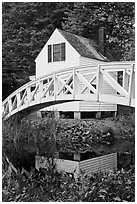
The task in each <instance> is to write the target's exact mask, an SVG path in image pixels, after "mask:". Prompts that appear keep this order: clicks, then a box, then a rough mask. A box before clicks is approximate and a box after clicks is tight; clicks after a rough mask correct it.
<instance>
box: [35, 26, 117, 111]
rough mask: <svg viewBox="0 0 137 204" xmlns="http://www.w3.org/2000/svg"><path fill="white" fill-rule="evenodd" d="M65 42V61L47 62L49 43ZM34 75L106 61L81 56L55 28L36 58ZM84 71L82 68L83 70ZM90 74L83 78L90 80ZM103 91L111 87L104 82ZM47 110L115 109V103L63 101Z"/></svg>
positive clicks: (108, 90)
mask: <svg viewBox="0 0 137 204" xmlns="http://www.w3.org/2000/svg"><path fill="white" fill-rule="evenodd" d="M63 42H65V43H66V61H61V62H51V63H48V59H47V57H48V56H47V49H48V48H47V47H48V45H50V44H57V43H63ZM35 61H36V77H40V76H43V75H45V74H48V73H50V72H53V71H58V70H61V69H65V68H69V67H75V66H81V67H82V66H90V65H91V66H93V65H95V66H97V65H98V64H100V63H101V64H104V63H106V62H102V61H98V60H94V59H90V58H86V57H82V56H80V55H79V54H78V52H77V51H76V50H75V49H74V48H73V47H72V46H71V45H70V44H69V43H68V41H67V40H66V39H65V38H64V37H63V36H62V35H61V34H60V32H59V31H58V30H57V29H56V30H55V31H54V33H53V34H52V35H51V37H50V38H49V40H48V41H47V43H46V45H45V46H44V47H43V49H42V51H41V52H40V54H39V55H38V57H37V58H36V60H35ZM83 71H84V70H83ZM91 77H92V76H91V75H86V76H85V78H86V79H88V80H90V78H91ZM80 85H81V88H84V85H83V84H82V83H81V82H80ZM103 86H104V89H103V93H110V92H112V88H110V87H109V85H108V84H107V83H105V84H104V85H103ZM85 93H89V90H88V89H86V91H85ZM47 110H56V111H116V110H117V105H113V104H107V103H106V104H105V103H96V102H85V101H84V102H71V103H63V104H59V105H55V106H51V107H49V108H47Z"/></svg>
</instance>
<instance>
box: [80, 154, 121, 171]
mask: <svg viewBox="0 0 137 204" xmlns="http://www.w3.org/2000/svg"><path fill="white" fill-rule="evenodd" d="M79 168H80V171H83V172H85V174H90V173H93V172H98V171H101V172H105V171H108V170H114V169H115V170H116V169H117V153H112V154H108V155H105V156H101V157H96V158H93V159H88V160H84V161H81V162H80V164H79Z"/></svg>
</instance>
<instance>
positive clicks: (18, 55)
mask: <svg viewBox="0 0 137 204" xmlns="http://www.w3.org/2000/svg"><path fill="white" fill-rule="evenodd" d="M134 10H135V9H134V2H77V3H76V2H3V3H2V14H3V15H2V44H3V46H2V74H3V77H2V83H3V87H2V88H3V90H2V91H3V93H2V95H3V99H5V98H6V97H7V96H8V95H9V94H10V93H12V92H13V91H14V90H15V89H17V88H18V87H20V86H22V84H24V83H26V82H27V81H28V80H29V75H34V74H35V58H36V57H37V55H38V53H39V52H40V50H41V49H42V47H43V46H44V44H45V43H46V42H47V40H48V38H49V37H50V35H51V34H52V32H53V31H54V29H55V28H60V29H64V30H68V31H69V32H73V33H76V34H80V35H82V36H85V37H88V38H96V40H98V28H99V27H100V26H105V27H106V34H107V39H106V47H109V49H110V50H111V52H112V55H113V57H114V59H116V60H134V58H135V57H134V53H135V42H134V41H135V33H134V32H135V31H134V30H135V29H134V27H133V25H134V15H135V14H134V13H135V12H134Z"/></svg>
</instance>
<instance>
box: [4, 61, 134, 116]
mask: <svg viewBox="0 0 137 204" xmlns="http://www.w3.org/2000/svg"><path fill="white" fill-rule="evenodd" d="M87 75H88V77H86V76H87ZM116 76H117V77H116ZM118 76H119V77H118ZM118 78H119V79H120V80H118ZM105 83H107V84H108V85H109V86H110V87H111V88H112V93H107V92H104V85H105ZM82 100H85V101H98V102H106V103H114V104H121V105H126V106H133V107H134V106H135V63H134V62H113V63H112V62H111V63H106V64H105V65H104V64H103V65H101V64H100V65H99V66H89V67H87V66H86V67H73V68H69V69H65V70H63V71H58V72H55V73H51V74H48V75H46V76H43V77H41V78H38V79H35V80H33V81H30V82H28V83H27V84H25V85H23V86H22V87H20V88H19V89H17V90H16V91H14V92H13V93H12V94H11V95H10V96H9V97H7V98H6V99H5V100H4V101H3V103H2V110H3V112H2V113H3V118H8V117H10V116H11V115H13V114H15V113H17V112H19V111H22V110H28V111H29V110H32V109H34V110H37V109H40V108H43V107H48V106H51V105H54V104H58V103H65V102H70V101H82Z"/></svg>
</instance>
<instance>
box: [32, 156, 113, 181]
mask: <svg viewBox="0 0 137 204" xmlns="http://www.w3.org/2000/svg"><path fill="white" fill-rule="evenodd" d="M54 161H55V163H56V165H57V166H56V167H57V170H58V171H65V172H67V173H72V174H74V177H75V178H77V177H78V176H79V175H80V174H81V173H82V172H84V173H85V174H90V173H93V172H94V173H95V172H98V171H101V172H105V171H109V170H117V153H112V154H108V155H104V156H100V157H95V158H92V159H87V160H84V161H80V162H78V161H71V160H65V159H54ZM46 166H48V163H47V160H46V157H44V156H35V168H36V169H37V170H39V168H46Z"/></svg>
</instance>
